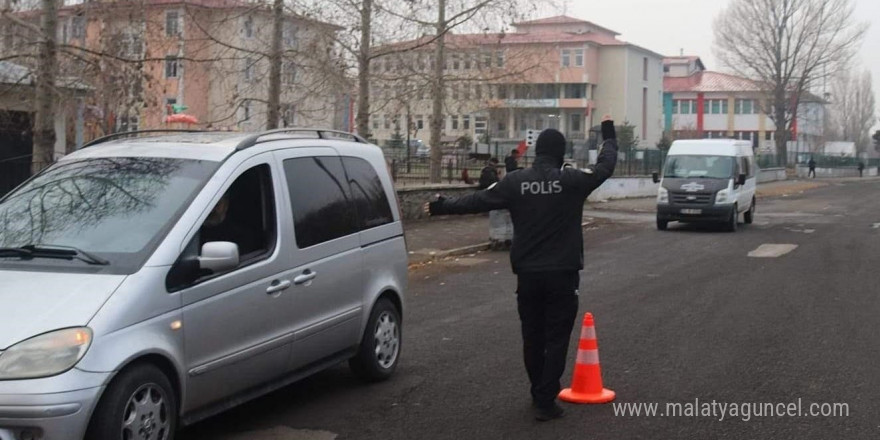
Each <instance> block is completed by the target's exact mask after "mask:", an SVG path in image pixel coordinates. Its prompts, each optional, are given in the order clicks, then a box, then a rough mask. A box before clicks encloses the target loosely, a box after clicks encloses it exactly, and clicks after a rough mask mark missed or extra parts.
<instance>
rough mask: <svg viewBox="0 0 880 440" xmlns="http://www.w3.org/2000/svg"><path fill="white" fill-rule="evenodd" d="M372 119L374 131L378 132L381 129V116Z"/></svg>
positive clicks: (374, 116)
mask: <svg viewBox="0 0 880 440" xmlns="http://www.w3.org/2000/svg"><path fill="white" fill-rule="evenodd" d="M370 119H372V120H373V130H378V129H379V116H378V115H373V116H372V117H370Z"/></svg>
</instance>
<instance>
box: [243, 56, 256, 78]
mask: <svg viewBox="0 0 880 440" xmlns="http://www.w3.org/2000/svg"><path fill="white" fill-rule="evenodd" d="M253 79H254V60H253V59H251V58H245V59H244V80H245V81H252V80H253Z"/></svg>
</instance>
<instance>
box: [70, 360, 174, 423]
mask: <svg viewBox="0 0 880 440" xmlns="http://www.w3.org/2000/svg"><path fill="white" fill-rule="evenodd" d="M176 429H177V400H176V397H175V395H174V391H173V388H172V387H171V382H170V381H169V380H168V377H166V376H165V374H164V373H162V371H161V370H159V369H158V368H156V367H155V366H153V365H150V364H141V365H136V366H134V367H132V368H130V369H127V370H124V371H123V372H122V373H121V374H120V375H119V376H117V377H116V378H115V379H113V382H111V383H110V386H109V387H108V388H107V391H105V393H104V396H102V397H101V400H100V402H99V403H98V406H97V407H96V408H95V413H94V414H93V415H92V419H91V422H90V423H89V429H88V433H87V434H86V438H88V439H90V440H91V439H94V440H119V439H145V440H173V439H174V432H175V430H176Z"/></svg>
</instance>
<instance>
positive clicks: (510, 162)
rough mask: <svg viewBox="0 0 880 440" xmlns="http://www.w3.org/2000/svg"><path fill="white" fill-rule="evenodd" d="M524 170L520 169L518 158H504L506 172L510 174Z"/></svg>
mask: <svg viewBox="0 0 880 440" xmlns="http://www.w3.org/2000/svg"><path fill="white" fill-rule="evenodd" d="M519 169H522V168H520V167H519V162H517V160H516V158H515V157H513V156H507V157H505V158H504V171H507V172H508V173H512V172H514V171H516V170H519Z"/></svg>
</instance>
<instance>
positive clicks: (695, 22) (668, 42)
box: [557, 0, 880, 128]
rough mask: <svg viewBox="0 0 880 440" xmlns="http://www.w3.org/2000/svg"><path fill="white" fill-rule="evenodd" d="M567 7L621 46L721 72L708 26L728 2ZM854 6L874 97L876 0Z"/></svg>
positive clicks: (602, 2)
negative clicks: (864, 26)
mask: <svg viewBox="0 0 880 440" xmlns="http://www.w3.org/2000/svg"><path fill="white" fill-rule="evenodd" d="M567 3H568V5H567V6H566V9H567V10H566V11H565V12H566V14H567V15H569V16H572V17H576V18H580V19H583V20H588V21H592V22H594V23H596V24H598V25H600V26H605V27H607V28H610V29H612V30H615V31H617V32H620V34H621V35H620V37H619V38H621V39H623V40H625V41H628V42H630V43H633V44H637V45H639V46H643V47H645V48H647V49H650V50H653V51H655V52H659V53H661V54H664V55H678V54H679V53H680V51H681V50H684V54H685V55H698V56H699V57H700V58H702V60H703V63H704V64H705V65H706V68H707V69H710V70H723V66H720V65H719V63H717V62H716V60H715V57H714V56H713V55H712V39H713V33H712V22H713V21H714V20H715V17H716V16H718V14H719V13H720V12H721V10H722V9H723V8H724V6H725V5H727V3H728V0H615V1H606V0H569V1H568V2H567ZM855 3H856V16H857V17H859V18H860V19H862V20H867V21H870V22H871V27H870V29H869V30H868V34H867V35H866V37H865V41H864V42H863V43H862V48H861V51H860V55H859V57H858V59H857V61H858V62H859V63H860V64H861V66H862V68H865V67H866V68H869V69H870V70H871V74H872V75H873V79H874V92H875V94H876V93H878V92H880V56H878V53H877V52H878V50H880V1H878V0H855ZM557 12H559V13H561V12H562V11H561V10H560V11H557ZM832 99H833V98H832ZM878 104H880V98H878ZM878 107H880V105H878ZM878 110H880V108H878ZM875 128H877V126H875Z"/></svg>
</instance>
